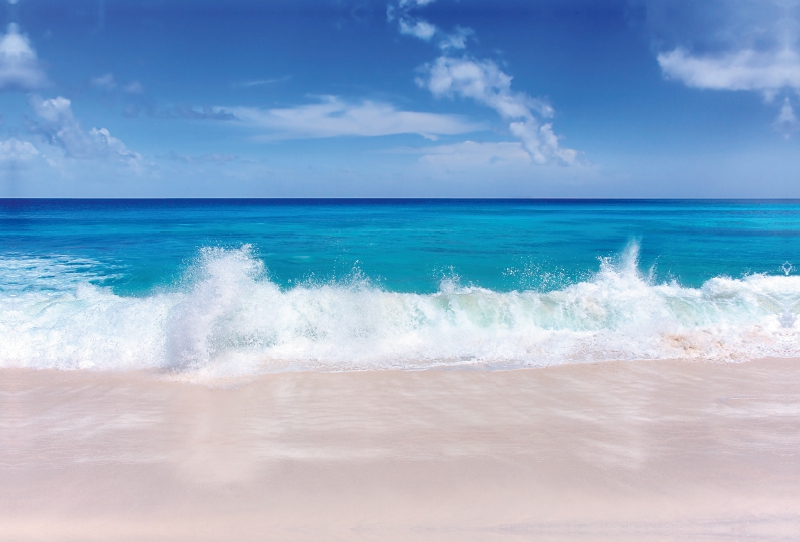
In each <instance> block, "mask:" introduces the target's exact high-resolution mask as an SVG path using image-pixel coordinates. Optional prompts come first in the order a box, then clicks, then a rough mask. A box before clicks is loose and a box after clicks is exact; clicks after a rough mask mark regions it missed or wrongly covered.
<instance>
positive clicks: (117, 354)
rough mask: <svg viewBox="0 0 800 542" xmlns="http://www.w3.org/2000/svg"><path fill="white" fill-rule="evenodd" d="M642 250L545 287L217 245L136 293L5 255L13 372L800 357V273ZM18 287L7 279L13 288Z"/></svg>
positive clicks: (3, 318) (225, 371) (3, 300)
mask: <svg viewBox="0 0 800 542" xmlns="http://www.w3.org/2000/svg"><path fill="white" fill-rule="evenodd" d="M636 252H637V250H636V247H635V246H634V247H631V249H629V251H628V252H627V253H626V254H625V255H624V256H623V257H622V258H621V261H620V263H617V264H615V263H613V262H612V261H610V260H605V261H602V262H601V265H600V269H599V271H598V272H597V273H596V275H595V276H594V277H593V278H591V279H590V280H587V281H585V282H581V283H579V284H575V285H573V286H569V287H567V288H564V289H562V290H558V291H552V292H547V293H541V292H534V291H525V292H495V291H491V290H486V289H482V288H474V287H461V286H459V285H457V284H454V283H452V282H443V283H442V285H441V288H440V291H439V292H437V293H435V294H430V295H418V294H402V293H392V292H387V291H384V290H381V289H379V288H376V287H374V286H372V285H370V284H369V283H368V282H367V281H363V280H361V281H359V280H354V281H352V282H351V283H349V284H344V285H343V284H328V285H300V286H296V287H294V288H292V289H289V290H283V289H281V288H279V287H278V286H277V285H275V284H273V283H271V282H270V281H269V280H267V279H266V278H265V273H264V269H263V265H262V264H261V263H260V261H258V260H256V259H254V258H253V257H251V255H250V252H249V250H248V249H247V248H243V249H241V250H222V249H206V250H203V251H202V253H201V256H200V258H199V259H198V261H197V263H196V265H195V266H194V267H193V268H192V270H191V272H190V273H189V275H188V276H187V278H186V281H185V284H184V285H183V286H182V287H181V288H178V289H176V290H175V291H168V292H167V291H165V292H161V293H154V294H151V295H149V296H147V297H123V296H119V295H116V294H114V293H113V292H112V291H111V290H110V289H109V288H104V287H100V286H94V285H92V284H90V283H89V282H88V281H89V280H90V279H96V278H97V277H96V276H95V275H93V274H92V272H91V262H74V261H73V262H70V261H68V260H63V261H53V260H47V261H46V262H45V261H42V260H36V259H27V260H23V259H17V260H2V261H0V281H1V282H2V283H3V284H5V285H6V288H5V289H4V291H3V292H2V293H0V367H35V368H60V369H82V368H87V369H88V368H91V369H106V370H119V369H137V368H148V367H149V368H162V369H171V370H178V371H185V372H192V373H198V374H203V375H208V376H233V375H241V374H250V373H255V372H269V371H280V370H302V369H314V370H342V369H363V368H409V369H410V368H424V367H430V366H436V365H459V364H488V365H492V366H504V367H522V366H542V365H550V364H558V363H566V362H584V361H599V360H606V359H641V358H649V359H658V358H697V359H709V360H720V361H723V360H732V361H735V360H742V359H748V358H754V357H763V356H779V357H800V322H798V320H800V319H797V318H796V317H795V315H796V314H797V313H798V311H800V277H798V276H765V275H752V276H748V277H746V278H743V279H731V278H725V277H717V278H714V279H711V280H709V281H708V282H706V283H705V284H704V285H703V286H702V287H701V288H697V289H694V288H684V287H681V286H679V285H677V284H675V283H669V284H667V283H663V284H654V283H652V282H651V281H650V280H649V279H648V277H647V276H645V275H643V274H642V273H641V272H640V271H639V270H638V268H637V260H636V256H637V254H636ZM9 284H10V285H12V286H14V285H15V287H8V285H9Z"/></svg>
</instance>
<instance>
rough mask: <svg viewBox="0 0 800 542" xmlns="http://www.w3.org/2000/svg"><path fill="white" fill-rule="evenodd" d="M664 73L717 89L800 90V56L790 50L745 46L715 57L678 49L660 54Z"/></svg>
mask: <svg viewBox="0 0 800 542" xmlns="http://www.w3.org/2000/svg"><path fill="white" fill-rule="evenodd" d="M658 63H659V64H660V65H661V69H662V70H663V71H664V74H665V75H666V76H668V77H671V78H673V79H678V80H680V81H682V82H683V83H685V84H686V85H687V86H690V87H695V88H707V89H714V90H758V91H764V92H770V91H772V92H774V91H777V90H780V89H782V88H786V87H789V88H793V89H796V90H798V89H800V55H798V54H797V53H796V52H795V51H793V50H791V49H781V50H779V51H768V52H757V51H754V50H752V49H745V50H742V51H736V52H732V53H725V54H722V55H715V56H711V55H708V56H693V55H691V54H689V53H688V52H687V51H686V50H684V49H681V48H678V49H675V50H674V51H671V52H669V53H662V54H660V55H658Z"/></svg>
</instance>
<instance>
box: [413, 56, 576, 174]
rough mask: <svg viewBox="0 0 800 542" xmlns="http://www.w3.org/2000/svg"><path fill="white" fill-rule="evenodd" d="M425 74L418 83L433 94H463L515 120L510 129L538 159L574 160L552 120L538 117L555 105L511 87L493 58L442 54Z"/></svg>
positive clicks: (506, 76) (509, 80)
mask: <svg viewBox="0 0 800 542" xmlns="http://www.w3.org/2000/svg"><path fill="white" fill-rule="evenodd" d="M423 73H424V76H423V77H420V78H418V79H417V84H418V85H419V86H421V87H424V88H427V89H428V90H430V91H431V92H432V93H433V94H434V96H447V97H450V98H452V97H454V96H461V97H465V98H471V99H473V100H475V101H477V102H479V103H481V104H483V105H486V106H489V107H491V108H492V109H494V110H495V111H497V113H498V114H499V115H500V116H501V117H502V118H503V119H506V120H512V121H513V122H511V123H510V124H509V130H510V131H511V133H512V134H514V135H515V136H516V137H518V138H519V140H520V141H521V142H522V145H523V147H524V148H525V150H526V151H528V152H529V153H530V155H531V157H532V158H533V159H534V161H536V162H537V163H540V164H541V163H545V162H547V160H548V159H549V158H551V157H554V158H557V159H558V160H560V161H561V162H563V163H565V164H571V163H573V162H574V161H575V160H576V158H577V152H576V151H575V150H573V149H565V148H562V147H561V146H560V145H559V141H558V138H557V137H556V135H555V134H554V133H553V130H552V124H551V123H546V124H544V125H541V124H540V122H539V120H538V118H537V117H542V118H550V117H552V116H553V114H554V111H553V108H552V107H551V106H550V105H549V104H547V103H546V102H544V101H543V100H539V99H536V98H532V97H531V96H529V95H528V94H526V93H524V92H515V91H513V90H512V89H511V80H512V77H511V76H510V75H507V74H506V73H504V72H503V71H502V70H500V68H499V67H498V66H497V64H495V63H494V62H493V61H491V60H482V61H479V60H474V59H471V58H469V57H463V58H454V57H449V56H441V57H439V58H437V59H436V61H435V62H433V63H432V64H427V65H425V66H424V67H423Z"/></svg>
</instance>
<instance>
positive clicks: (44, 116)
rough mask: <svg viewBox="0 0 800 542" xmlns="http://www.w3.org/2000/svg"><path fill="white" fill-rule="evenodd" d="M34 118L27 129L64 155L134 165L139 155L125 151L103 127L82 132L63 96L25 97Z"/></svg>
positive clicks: (69, 103)
mask: <svg viewBox="0 0 800 542" xmlns="http://www.w3.org/2000/svg"><path fill="white" fill-rule="evenodd" d="M28 103H29V105H30V106H31V109H32V110H33V112H34V114H35V115H36V117H37V121H36V122H34V123H33V124H32V125H31V127H30V130H31V132H33V133H34V134H36V135H39V136H42V137H44V138H45V140H46V141H47V142H48V143H49V144H50V145H53V146H54V147H57V148H59V149H61V151H63V153H64V156H65V157H67V158H74V159H80V160H97V159H103V160H106V159H110V160H116V161H120V162H123V163H126V164H128V165H130V166H132V167H138V164H139V162H140V161H141V159H142V157H141V155H139V153H137V152H134V151H131V150H129V149H128V148H127V147H126V146H125V144H124V143H123V142H122V141H120V140H119V139H117V138H115V137H113V136H112V135H111V134H110V133H109V131H108V130H107V129H106V128H92V129H91V130H89V131H88V132H85V131H83V129H82V128H81V126H80V123H79V122H78V120H77V119H76V118H75V116H74V115H73V113H72V102H71V101H70V100H68V99H67V98H64V97H63V96H58V97H56V98H51V99H43V98H41V97H39V96H36V95H32V96H30V98H29V100H28Z"/></svg>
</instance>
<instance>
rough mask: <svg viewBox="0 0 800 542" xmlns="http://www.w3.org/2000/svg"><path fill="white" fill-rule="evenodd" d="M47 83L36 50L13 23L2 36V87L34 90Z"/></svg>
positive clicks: (0, 40)
mask: <svg viewBox="0 0 800 542" xmlns="http://www.w3.org/2000/svg"><path fill="white" fill-rule="evenodd" d="M46 84H47V76H46V75H45V73H44V70H43V69H42V68H41V66H40V65H39V61H38V59H37V58H36V51H34V50H33V48H32V47H31V44H30V41H29V40H28V37H27V36H24V35H23V34H20V33H19V27H18V26H17V25H16V24H14V23H11V24H9V25H8V27H7V28H6V33H5V34H3V36H2V38H0V89H17V90H34V89H37V88H41V87H43V86H45V85H46Z"/></svg>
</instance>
